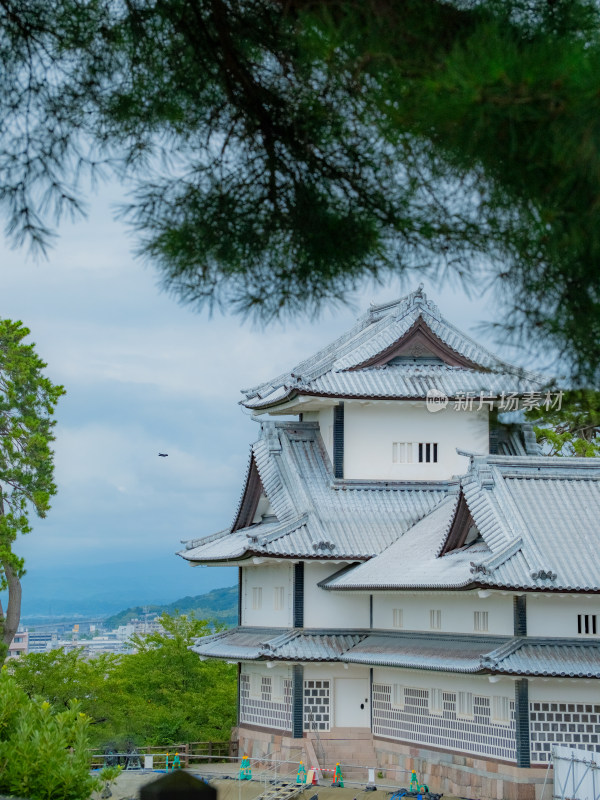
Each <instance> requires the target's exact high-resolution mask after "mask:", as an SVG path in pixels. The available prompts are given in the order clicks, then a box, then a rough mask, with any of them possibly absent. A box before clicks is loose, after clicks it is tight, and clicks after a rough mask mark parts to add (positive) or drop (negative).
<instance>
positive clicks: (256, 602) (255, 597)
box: [252, 586, 262, 611]
mask: <svg viewBox="0 0 600 800" xmlns="http://www.w3.org/2000/svg"><path fill="white" fill-rule="evenodd" d="M261 608H262V586H253V587H252V609H253V611H259V610H260V609H261Z"/></svg>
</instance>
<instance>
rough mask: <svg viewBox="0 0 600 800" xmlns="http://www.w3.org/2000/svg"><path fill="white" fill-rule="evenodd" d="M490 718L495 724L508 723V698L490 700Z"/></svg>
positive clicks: (495, 697)
mask: <svg viewBox="0 0 600 800" xmlns="http://www.w3.org/2000/svg"><path fill="white" fill-rule="evenodd" d="M492 718H493V719H494V721H495V722H504V723H506V724H508V723H509V721H510V700H509V699H508V697H497V696H494V697H493V698H492Z"/></svg>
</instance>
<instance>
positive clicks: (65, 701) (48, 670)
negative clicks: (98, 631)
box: [6, 648, 118, 724]
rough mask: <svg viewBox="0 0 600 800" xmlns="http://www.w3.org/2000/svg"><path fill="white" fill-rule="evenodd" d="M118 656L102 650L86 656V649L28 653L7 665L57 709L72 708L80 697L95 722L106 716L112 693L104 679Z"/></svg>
mask: <svg viewBox="0 0 600 800" xmlns="http://www.w3.org/2000/svg"><path fill="white" fill-rule="evenodd" d="M117 661H118V656H115V655H113V654H112V653H102V654H99V655H98V656H96V657H95V658H93V659H86V658H84V657H83V648H77V649H75V650H71V651H68V652H67V651H65V650H62V649H57V650H51V651H50V652H48V653H29V654H28V655H27V656H26V657H21V658H18V659H14V660H11V661H9V662H8V663H7V664H6V668H7V670H8V671H9V673H10V674H11V675H13V676H14V678H15V679H16V681H17V683H18V685H19V686H20V687H21V689H23V691H25V692H26V693H27V695H28V696H29V697H42V698H43V699H44V700H46V701H47V702H49V703H50V705H51V706H52V708H53V709H54V710H55V711H57V712H58V711H63V710H64V709H66V708H69V705H70V703H71V702H73V700H77V701H78V703H79V704H80V706H81V710H82V711H83V712H85V714H86V715H87V716H89V717H90V718H91V719H92V720H93V722H94V723H95V724H98V722H99V721H101V720H104V719H106V717H107V715H108V713H109V712H108V709H107V708H106V701H107V700H108V699H109V696H110V695H109V694H107V692H106V691H105V687H104V682H105V680H107V679H108V677H109V675H110V674H111V671H112V670H113V669H114V668H115V665H116V663H117Z"/></svg>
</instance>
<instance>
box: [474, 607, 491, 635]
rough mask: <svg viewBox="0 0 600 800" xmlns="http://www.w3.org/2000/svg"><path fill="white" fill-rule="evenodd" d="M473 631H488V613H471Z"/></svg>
mask: <svg viewBox="0 0 600 800" xmlns="http://www.w3.org/2000/svg"><path fill="white" fill-rule="evenodd" d="M473 630H474V631H487V630H489V629H488V612H487V611H474V612H473Z"/></svg>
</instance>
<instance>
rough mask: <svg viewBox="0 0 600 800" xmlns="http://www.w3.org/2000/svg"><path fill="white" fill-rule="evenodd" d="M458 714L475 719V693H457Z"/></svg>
mask: <svg viewBox="0 0 600 800" xmlns="http://www.w3.org/2000/svg"><path fill="white" fill-rule="evenodd" d="M456 715H457V716H458V717H464V718H465V719H473V693H472V692H457V693H456Z"/></svg>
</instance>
